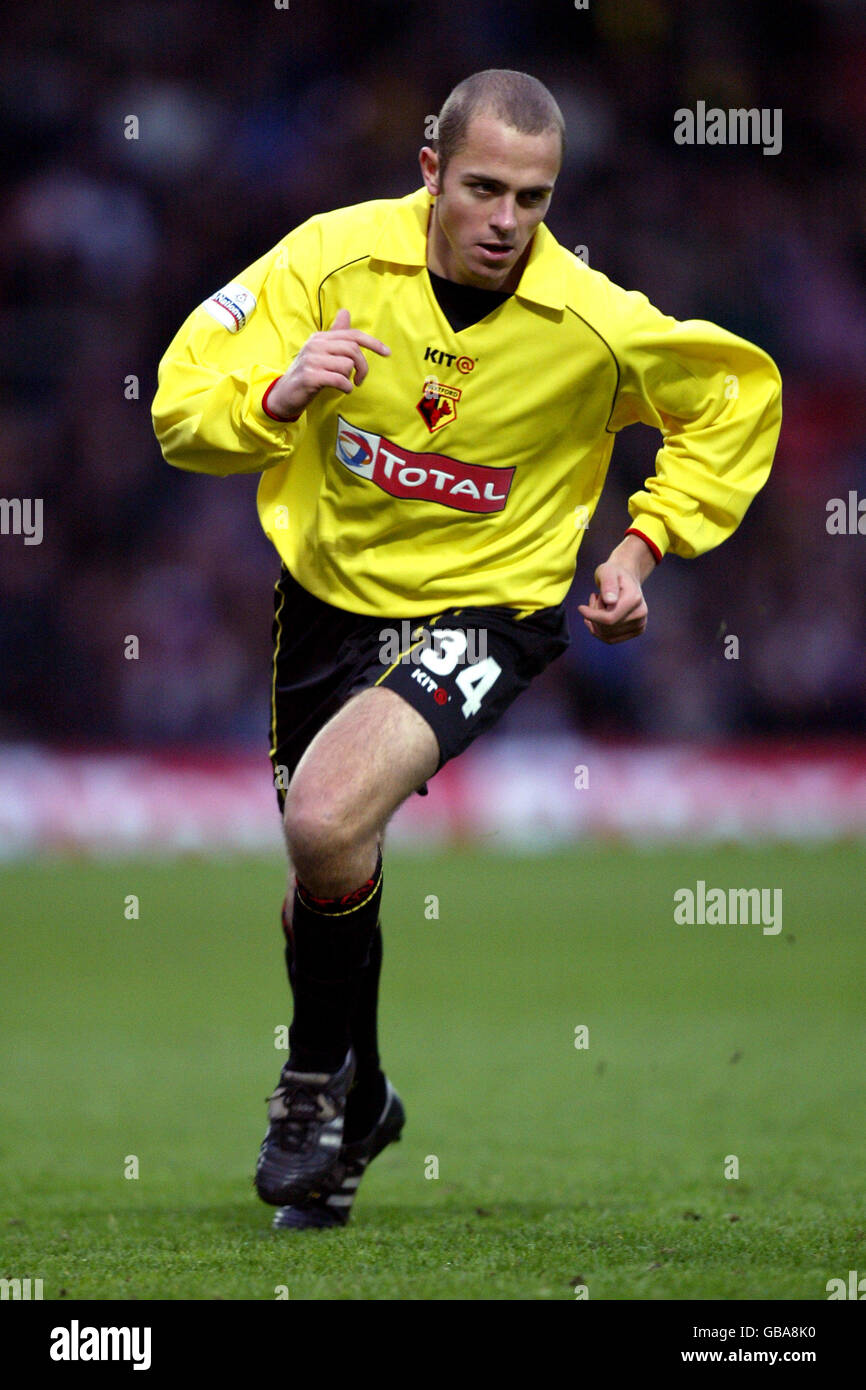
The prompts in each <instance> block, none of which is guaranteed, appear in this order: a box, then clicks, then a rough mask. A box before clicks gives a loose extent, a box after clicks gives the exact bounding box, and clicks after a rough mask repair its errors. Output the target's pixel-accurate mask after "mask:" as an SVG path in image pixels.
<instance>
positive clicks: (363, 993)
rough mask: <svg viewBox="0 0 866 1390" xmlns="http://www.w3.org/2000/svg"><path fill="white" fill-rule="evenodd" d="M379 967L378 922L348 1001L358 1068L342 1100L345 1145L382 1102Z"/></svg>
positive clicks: (370, 1122)
mask: <svg viewBox="0 0 866 1390" xmlns="http://www.w3.org/2000/svg"><path fill="white" fill-rule="evenodd" d="M381 969H382V928H381V924H380V925H379V926H378V927H377V930H376V931H375V932H374V933H373V939H372V941H371V942H370V955H369V958H368V960H367V964H366V965H365V966H364V967H363V969H362V970H360V971H359V972H358V980H357V988H356V991H355V997H354V1000H353V1001H352V1018H351V1038H352V1047H353V1048H354V1050H355V1056H356V1057H357V1059H358V1069H357V1071H356V1072H355V1084H354V1085H353V1087H352V1089H351V1091H350V1092H349V1099H348V1101H347V1103H346V1123H345V1128H344V1130H343V1139H344V1141H345V1142H346V1143H347V1144H351V1143H354V1141H355V1140H356V1139H365V1138H366V1136H367V1135H368V1134H369V1133H370V1130H371V1129H373V1127H374V1125H375V1124H376V1121H377V1120H378V1118H379V1116H380V1115H381V1113H382V1109H383V1107H384V1105H385V1077H384V1075H383V1072H382V1069H381V1066H380V1064H379V1042H378V1034H377V1028H376V1016H377V1013H378V1008H379V975H380V972H381Z"/></svg>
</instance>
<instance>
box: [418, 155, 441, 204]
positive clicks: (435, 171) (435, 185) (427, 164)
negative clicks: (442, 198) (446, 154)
mask: <svg viewBox="0 0 866 1390" xmlns="http://www.w3.org/2000/svg"><path fill="white" fill-rule="evenodd" d="M418 163H419V164H420V165H421V175H422V178H423V179H424V183H425V185H426V188H427V192H428V193H430V194H432V195H433V197H434V198H435V197H436V196H437V194H438V193H440V192H441V189H440V187H439V156H438V154H437V153H436V151H435V150H434V149H431V147H430V146H429V145H424V146H423V147H422V149H421V150H420V152H419V154H418Z"/></svg>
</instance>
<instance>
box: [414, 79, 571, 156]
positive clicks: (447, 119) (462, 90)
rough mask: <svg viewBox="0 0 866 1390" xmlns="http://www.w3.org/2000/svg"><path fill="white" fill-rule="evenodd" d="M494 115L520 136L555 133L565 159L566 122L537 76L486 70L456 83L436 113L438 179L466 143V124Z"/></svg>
mask: <svg viewBox="0 0 866 1390" xmlns="http://www.w3.org/2000/svg"><path fill="white" fill-rule="evenodd" d="M482 112H483V113H485V114H489V115H491V116H495V117H496V118H497V119H498V120H500V121H504V122H505V124H506V125H510V126H511V127H512V129H514V130H519V131H520V132H521V134H523V135H543V134H544V132H545V131H548V130H557V131H558V132H559V141H560V148H561V152H562V156H563V157H564V156H565V121H564V120H563V118H562V112H561V111H560V109H559V106H558V105H557V103H556V101H555V99H554V97H553V96H552V95H551V93H550V92H549V91H548V90H547V88H546V87H545V86H544V84H543V83H542V82H539V81H538V78H537V77H530V76H529V73H527V72H514V71H513V70H512V69H511V68H486V69H485V70H484V72H475V73H473V74H472V76H471V77H466V78H464V79H463V81H462V82H459V83H458V84H457V86H456V87H455V88H454V90H453V91H452V92H451V93H449V95H448V96H447V97H446V99H445V103H444V105H443V107H442V110H441V111H440V112H439V121H438V127H437V138H436V140H435V141H433V142H432V144H433V146H434V148H435V149H436V152H437V154H438V155H439V176H440V178H441V177H442V176H443V175H444V173H445V170H446V169H447V167H448V164H449V161H450V160H451V158H452V157H453V156H454V155H455V154H456V153H457V152H458V150H459V149H460V148H461V147H462V146H463V145H464V144H465V143H466V135H467V131H468V128H469V122H470V121H471V119H472V117H473V116H475V115H478V114H480V113H482Z"/></svg>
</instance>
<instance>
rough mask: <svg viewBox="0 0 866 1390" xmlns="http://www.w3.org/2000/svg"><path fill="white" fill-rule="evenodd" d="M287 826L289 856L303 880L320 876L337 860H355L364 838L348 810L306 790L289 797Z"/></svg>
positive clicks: (286, 807)
mask: <svg viewBox="0 0 866 1390" xmlns="http://www.w3.org/2000/svg"><path fill="white" fill-rule="evenodd" d="M283 827H284V830H285V836H286V845H287V847H288V851H289V855H290V857H291V860H292V863H293V864H294V865H295V868H296V870H297V873H298V877H299V878H301V879H302V880H308V879H312V878H315V877H317V876H318V874H319V872H320V871H321V869H323V868H324V867H326V866H328V865H330V864H332V863H334V862H335V861H337V862H339V861H340V860H341V859H344V858H351V857H352V856H353V855H354V853H355V852H356V849H357V845H358V842H359V840H360V839H362V838H363V835H361V834H359V829H358V827H357V825H355V824H353V822H352V819H351V817H350V815H349V813H348V810H347V808H346V807H344V806H342V805H340V804H339V803H336V802H332V801H328V800H327V799H326V798H325V797H319V798H316V799H313V798H312V797H308V796H306V795H305V794H304V793H303V791H299V792H297V793H296V794H295V795H294V796H292V794H291V791H290V792H289V794H288V795H287V796H286V804H285V809H284V812H283Z"/></svg>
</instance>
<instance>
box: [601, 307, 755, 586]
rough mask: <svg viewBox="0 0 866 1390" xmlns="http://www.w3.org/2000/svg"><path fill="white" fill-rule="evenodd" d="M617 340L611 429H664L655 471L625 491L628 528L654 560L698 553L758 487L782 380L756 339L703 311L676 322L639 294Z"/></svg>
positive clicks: (716, 541)
mask: <svg viewBox="0 0 866 1390" xmlns="http://www.w3.org/2000/svg"><path fill="white" fill-rule="evenodd" d="M622 293H624V294H626V298H627V299H628V301H629V312H628V314H627V315H626V316H625V320H624V327H623V328H622V330H621V335H620V337H619V341H618V343H617V346H616V355H617V360H618V365H619V369H620V383H619V388H618V391H617V396H616V400H615V402H614V408H613V411H612V414H611V420H610V428H612V429H615V430H618V429H621V428H622V427H623V426H625V425H629V424H632V423H634V422H635V421H641V422H642V423H644V424H647V425H653V426H654V427H655V428H656V429H658V430H660V431H661V434H662V437H663V441H664V442H663V444H662V447H661V448H660V449H659V451H658V454H657V455H656V467H655V475H654V476H653V477H651V478H648V479H647V480H646V483H645V485H644V489H643V490H642V491H640V492H636V493H634V494H633V496H632V497H630V498H629V504H628V508H629V514H630V516H631V518H632V524H631V527H630V528H629V530H631V531H633V532H637V533H638V534H639V535H641V536H643V538H644V540H646V541H647V542H648V543H649V545H650V548H651V549H652V550H653V552H654V553H655V554H656V558H657V559H661V558H662V556H663V555H665V554H666V553H667V551H669V550H670V551H672V552H673V553H674V554H675V555H681V556H683V557H685V558H692V557H694V556H696V555H702V554H703V553H704V552H706V551H708V550H712V549H713V548H714V547H715V546H717V545H720V544H721V543H722V541H724V540H726V539H727V538H728V536H730V535H732V534H733V532H734V531H735V530H736V528H737V526H738V525H739V524H740V522H741V521H742V519H743V517H744V515H745V513H746V510H747V508H748V507H749V504H750V503H751V502H752V500H753V498H754V497H755V495H756V494H757V493H758V492H759V491H760V489H761V488H762V487H763V486H764V483H765V482H766V480H767V477H768V475H769V472H770V467H771V465H772V462H773V455H774V453H775V449H776V441H777V439H778V436H779V429H780V425H781V418H782V406H781V378H780V376H779V371H778V368H777V367H776V364H775V363H774V362H773V360H772V358H771V357H769V356H768V355H767V353H765V352H764V351H762V349H761V348H758V347H756V346H755V345H754V344H753V343H750V342H747V341H746V340H745V339H744V338H739V337H737V336H736V335H735V334H733V333H729V332H728V331H727V330H726V329H724V328H719V327H718V326H717V325H716V324H713V323H708V322H706V321H705V320H703V319H688V320H683V321H680V320H677V319H674V318H670V317H668V316H667V315H665V314H662V313H660V312H659V310H657V309H655V308H654V307H653V306H652V305H651V304H650V303H649V301H648V300H647V298H646V296H645V295H642V294H638V293H635V292H625V291H623V292H622Z"/></svg>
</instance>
